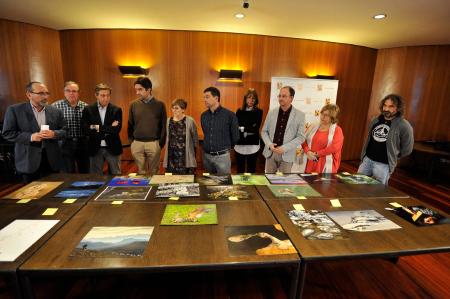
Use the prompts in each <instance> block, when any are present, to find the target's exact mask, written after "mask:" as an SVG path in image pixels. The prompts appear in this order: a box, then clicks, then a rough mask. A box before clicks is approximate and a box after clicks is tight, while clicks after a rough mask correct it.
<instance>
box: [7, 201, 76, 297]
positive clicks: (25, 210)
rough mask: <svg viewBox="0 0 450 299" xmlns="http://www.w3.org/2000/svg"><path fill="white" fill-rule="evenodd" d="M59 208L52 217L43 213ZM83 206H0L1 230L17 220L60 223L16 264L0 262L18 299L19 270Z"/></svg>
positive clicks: (47, 204) (46, 204) (30, 204)
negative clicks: (56, 220) (51, 220)
mask: <svg viewBox="0 0 450 299" xmlns="http://www.w3.org/2000/svg"><path fill="white" fill-rule="evenodd" d="M55 207H57V208H58V211H57V212H56V213H55V214H54V215H52V216H43V215H42V213H43V212H44V211H45V210H46V209H47V208H55ZM81 207H82V205H81V204H65V205H59V206H55V205H53V204H50V203H43V204H36V203H27V204H15V203H2V204H0V229H2V228H4V227H5V226H7V225H8V224H10V223H11V222H13V221H14V220H16V219H41V220H44V219H45V220H50V219H58V220H59V222H58V223H57V224H56V225H55V226H54V227H53V228H52V229H51V230H50V231H48V232H47V233H46V234H45V235H44V236H42V237H41V238H40V239H39V240H38V241H37V242H36V243H34V244H33V245H32V246H31V247H30V248H28V249H27V250H26V251H25V252H24V253H22V254H21V255H20V256H19V257H18V258H17V259H16V260H15V261H14V262H0V275H2V276H4V277H6V278H7V279H11V281H12V283H13V289H14V292H15V295H16V297H17V298H19V297H21V293H20V285H19V281H18V277H17V268H18V267H19V266H20V265H21V264H22V263H23V262H24V261H25V260H27V259H28V258H29V257H30V256H31V255H32V254H33V253H34V252H35V251H36V250H37V249H39V247H41V246H42V244H44V243H45V241H46V240H48V239H49V238H50V237H51V236H52V235H53V234H54V233H55V232H56V231H57V230H58V229H59V228H60V227H61V226H63V224H64V223H65V222H66V221H67V220H69V219H70V217H72V216H73V215H74V214H75V213H76V212H77V211H78V210H79V209H80V208H81Z"/></svg>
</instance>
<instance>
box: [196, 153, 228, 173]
mask: <svg viewBox="0 0 450 299" xmlns="http://www.w3.org/2000/svg"><path fill="white" fill-rule="evenodd" d="M203 168H205V171H207V172H209V173H217V174H230V173H231V159H230V152H229V151H228V152H227V153H225V154H222V155H218V156H213V155H210V154H207V153H205V152H203Z"/></svg>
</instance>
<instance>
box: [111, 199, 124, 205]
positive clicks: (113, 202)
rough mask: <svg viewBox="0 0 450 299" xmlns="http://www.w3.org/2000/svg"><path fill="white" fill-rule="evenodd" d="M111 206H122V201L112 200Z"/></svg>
mask: <svg viewBox="0 0 450 299" xmlns="http://www.w3.org/2000/svg"><path fill="white" fill-rule="evenodd" d="M111 204H112V205H121V204H123V200H114V201H112V202H111Z"/></svg>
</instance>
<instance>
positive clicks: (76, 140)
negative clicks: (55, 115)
mask: <svg viewBox="0 0 450 299" xmlns="http://www.w3.org/2000/svg"><path fill="white" fill-rule="evenodd" d="M79 96H80V88H79V86H78V83H76V82H74V81H67V82H66V83H64V99H62V100H59V101H56V102H55V103H53V104H52V105H53V106H54V107H56V108H58V109H60V110H61V111H62V112H63V114H64V119H65V120H66V123H67V127H68V130H67V136H66V139H65V140H64V142H63V143H62V145H61V150H62V155H63V160H64V161H63V165H62V167H63V169H62V170H63V172H67V173H75V172H77V169H78V172H79V173H89V153H88V146H87V138H86V137H85V136H84V134H83V131H82V129H81V116H82V114H83V109H84V108H85V107H86V106H87V104H86V103H85V102H83V101H80V99H79Z"/></svg>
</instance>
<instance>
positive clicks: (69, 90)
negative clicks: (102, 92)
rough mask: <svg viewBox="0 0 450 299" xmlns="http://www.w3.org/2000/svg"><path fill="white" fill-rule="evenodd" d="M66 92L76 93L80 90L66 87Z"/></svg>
mask: <svg viewBox="0 0 450 299" xmlns="http://www.w3.org/2000/svg"><path fill="white" fill-rule="evenodd" d="M64 91H65V92H70V93H75V92H78V90H75V89H64Z"/></svg>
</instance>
